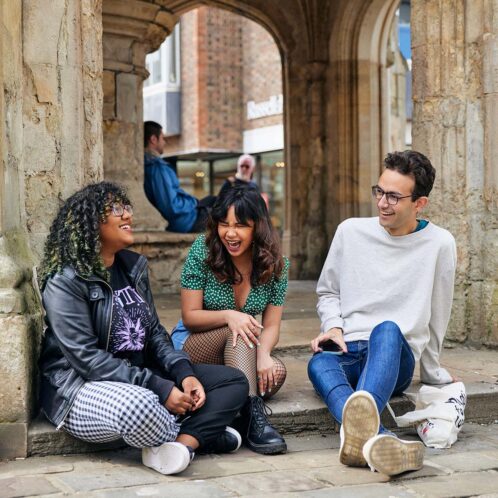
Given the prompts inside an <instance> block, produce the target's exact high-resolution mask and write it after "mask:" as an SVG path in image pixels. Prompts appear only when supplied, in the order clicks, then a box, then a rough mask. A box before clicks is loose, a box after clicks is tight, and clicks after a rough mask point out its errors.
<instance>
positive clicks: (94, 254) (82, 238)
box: [39, 182, 130, 289]
mask: <svg viewBox="0 0 498 498" xmlns="http://www.w3.org/2000/svg"><path fill="white" fill-rule="evenodd" d="M115 202H118V203H121V204H130V201H129V199H128V196H127V194H126V191H125V190H124V189H123V187H121V186H119V185H116V184H115V183H111V182H100V183H94V184H91V185H88V186H86V187H85V188H83V189H81V190H79V191H78V192H76V193H75V194H73V195H72V196H71V197H69V199H67V200H66V202H65V203H64V204H63V205H62V207H61V208H60V209H59V212H58V214H57V216H56V217H55V219H54V221H53V222H52V226H51V227H50V232H49V234H48V237H47V241H46V243H45V251H44V255H43V259H42V262H41V265H40V275H39V284H40V288H42V289H43V287H44V286H45V283H46V282H47V280H48V279H49V278H50V277H51V276H53V275H55V274H56V273H60V272H61V271H62V269H63V268H64V267H65V266H71V267H73V268H74V269H75V270H76V271H77V272H78V274H79V275H81V276H82V277H87V278H88V277H90V276H91V275H95V276H98V277H101V278H103V279H104V280H106V281H108V280H109V272H108V271H107V269H106V267H105V265H104V262H103V260H102V258H101V257H100V248H101V244H100V235H99V225H100V223H104V222H105V220H106V219H107V217H108V216H109V214H110V212H111V206H112V204H113V203H115Z"/></svg>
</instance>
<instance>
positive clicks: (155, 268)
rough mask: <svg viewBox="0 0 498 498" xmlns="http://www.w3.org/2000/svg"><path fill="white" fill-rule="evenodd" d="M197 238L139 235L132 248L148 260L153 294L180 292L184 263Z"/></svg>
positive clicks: (153, 233)
mask: <svg viewBox="0 0 498 498" xmlns="http://www.w3.org/2000/svg"><path fill="white" fill-rule="evenodd" d="M196 236H197V235H196V234H175V233H169V232H164V231H162V232H159V231H158V232H142V233H139V234H137V236H136V237H135V243H134V245H133V246H132V248H133V250H135V251H137V252H139V253H141V254H143V255H144V256H146V257H147V259H148V262H149V278H150V281H151V285H152V292H153V293H155V294H157V293H173V292H179V290H180V275H181V271H182V267H183V262H184V261H185V258H186V257H187V254H188V251H189V249H190V246H191V245H192V243H193V241H194V240H195V238H196ZM178 318H179V317H178ZM178 318H177V321H178ZM171 325H174V324H171ZM170 330H171V329H170Z"/></svg>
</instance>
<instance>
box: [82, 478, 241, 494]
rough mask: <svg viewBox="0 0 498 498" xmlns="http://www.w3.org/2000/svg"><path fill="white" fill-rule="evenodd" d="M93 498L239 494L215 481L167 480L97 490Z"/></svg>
mask: <svg viewBox="0 0 498 498" xmlns="http://www.w3.org/2000/svg"><path fill="white" fill-rule="evenodd" d="M90 496H91V497H92V498H132V497H135V496H143V497H145V496H160V497H163V496H169V497H180V496H181V497H185V498H218V497H219V498H225V497H227V498H228V497H231V496H237V495H236V494H235V493H233V492H231V491H227V490H226V489H223V488H222V487H221V486H219V485H217V484H216V483H215V482H213V481H204V480H195V481H183V482H167V483H163V484H156V485H152V486H146V487H138V488H126V489H116V490H105V491H97V492H94V493H92V494H91V495H90Z"/></svg>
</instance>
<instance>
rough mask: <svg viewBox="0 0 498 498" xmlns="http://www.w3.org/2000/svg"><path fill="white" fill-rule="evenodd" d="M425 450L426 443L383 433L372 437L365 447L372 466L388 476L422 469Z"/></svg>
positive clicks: (365, 453)
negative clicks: (405, 439) (404, 439)
mask: <svg viewBox="0 0 498 498" xmlns="http://www.w3.org/2000/svg"><path fill="white" fill-rule="evenodd" d="M424 452H425V448H424V445H423V444H422V443H421V442H419V441H403V440H401V439H398V438H397V437H395V436H387V435H382V434H381V435H379V436H376V437H374V438H372V439H371V440H370V441H368V442H367V444H366V445H365V447H364V448H363V454H364V456H365V459H366V461H367V462H368V465H369V466H370V468H372V469H374V470H376V471H377V472H380V473H381V474H385V475H387V476H395V475H397V474H402V473H403V472H409V471H412V470H419V469H421V468H422V467H423V465H424Z"/></svg>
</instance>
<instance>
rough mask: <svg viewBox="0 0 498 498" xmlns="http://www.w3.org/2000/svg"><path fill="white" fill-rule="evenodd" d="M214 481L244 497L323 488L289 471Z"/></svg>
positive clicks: (299, 474) (316, 482)
mask: <svg viewBox="0 0 498 498" xmlns="http://www.w3.org/2000/svg"><path fill="white" fill-rule="evenodd" d="M267 470H270V469H267ZM214 481H215V482H216V483H217V484H219V485H221V486H223V487H224V488H226V489H228V490H231V491H234V492H236V493H237V494H239V495H242V496H251V495H257V494H260V493H272V494H273V493H279V492H286V491H293V492H294V493H296V492H302V491H307V490H310V489H319V488H321V487H323V484H321V483H320V482H318V481H315V480H314V479H310V478H309V477H306V476H304V475H302V474H301V473H300V472H292V471H287V470H284V471H276V472H260V473H257V474H250V475H238V476H230V477H220V478H217V479H215V480H214Z"/></svg>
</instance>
